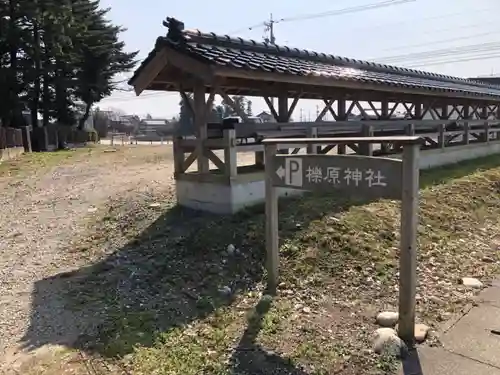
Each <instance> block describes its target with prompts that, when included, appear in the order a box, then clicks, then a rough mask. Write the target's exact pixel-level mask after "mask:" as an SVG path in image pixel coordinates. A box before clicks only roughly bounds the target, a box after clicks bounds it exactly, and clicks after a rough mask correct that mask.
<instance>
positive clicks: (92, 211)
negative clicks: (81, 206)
mask: <svg viewBox="0 0 500 375" xmlns="http://www.w3.org/2000/svg"><path fill="white" fill-rule="evenodd" d="M87 211H88V212H90V213H91V214H93V213H94V212H97V207H90V208H89V209H88V210H87Z"/></svg>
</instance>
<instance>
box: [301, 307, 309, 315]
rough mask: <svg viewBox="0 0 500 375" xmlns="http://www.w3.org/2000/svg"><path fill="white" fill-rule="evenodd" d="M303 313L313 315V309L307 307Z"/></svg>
mask: <svg viewBox="0 0 500 375" xmlns="http://www.w3.org/2000/svg"><path fill="white" fill-rule="evenodd" d="M302 311H303V312H304V313H306V314H310V313H311V308H310V307H307V306H306V307H304V308H303V309H302Z"/></svg>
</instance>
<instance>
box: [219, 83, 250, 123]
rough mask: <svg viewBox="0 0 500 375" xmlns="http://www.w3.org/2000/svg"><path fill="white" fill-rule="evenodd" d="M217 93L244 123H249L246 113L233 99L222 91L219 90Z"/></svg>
mask: <svg viewBox="0 0 500 375" xmlns="http://www.w3.org/2000/svg"><path fill="white" fill-rule="evenodd" d="M217 93H218V94H219V95H220V96H221V97H222V99H224V101H225V102H226V103H227V104H228V105H229V106H231V108H232V109H233V110H234V111H235V112H236V114H237V115H238V116H240V117H241V119H242V120H243V121H248V117H247V115H246V113H244V112H243V111H242V110H241V108H239V107H238V106H237V105H236V103H235V102H234V100H233V99H231V97H230V96H229V95H228V94H226V93H225V92H224V90H222V89H220V88H219V89H217Z"/></svg>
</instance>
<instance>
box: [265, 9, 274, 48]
mask: <svg viewBox="0 0 500 375" xmlns="http://www.w3.org/2000/svg"><path fill="white" fill-rule="evenodd" d="M276 22H277V21H276V20H274V19H273V14H272V13H271V14H270V15H269V21H265V22H264V26H265V27H266V28H265V30H264V32H265V33H269V36H265V37H264V41H265V42H266V43H270V44H272V45H276V37H275V36H274V24H275V23H276Z"/></svg>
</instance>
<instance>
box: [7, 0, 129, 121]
mask: <svg viewBox="0 0 500 375" xmlns="http://www.w3.org/2000/svg"><path fill="white" fill-rule="evenodd" d="M108 12H109V9H101V8H100V7H99V0H0V119H1V121H2V123H3V124H5V125H8V126H19V125H22V111H23V110H25V109H29V110H30V112H31V122H32V123H33V124H34V125H36V124H37V122H38V121H37V118H38V114H39V113H41V114H42V116H43V125H47V124H48V123H49V121H51V120H57V121H58V122H59V123H62V124H70V125H71V124H74V123H75V121H76V114H77V113H78V112H79V109H78V108H79V106H80V103H83V104H84V110H83V116H81V119H80V121H79V125H80V127H82V126H83V124H84V123H85V121H86V120H87V118H88V116H89V114H90V110H91V107H92V105H94V104H95V103H97V102H99V101H100V100H101V99H102V98H104V97H105V96H106V95H109V94H110V93H111V92H112V91H113V90H114V89H115V88H116V87H117V85H118V84H119V82H115V77H116V76H117V75H118V74H119V73H122V72H126V71H129V70H130V69H132V68H133V67H134V66H135V64H136V61H135V60H134V59H135V57H136V55H137V52H130V53H128V52H125V45H124V43H123V42H122V41H120V40H119V37H120V34H121V33H122V32H123V31H125V30H124V29H123V28H121V27H118V26H115V25H113V24H112V23H110V22H109V21H108V20H107V19H106V15H107V13H108Z"/></svg>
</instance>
